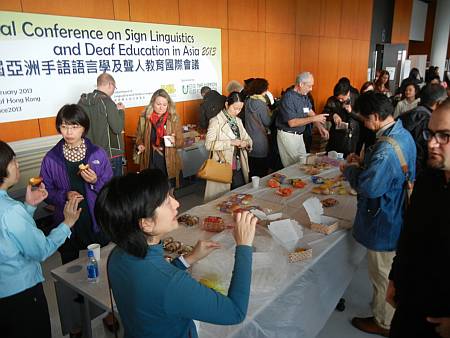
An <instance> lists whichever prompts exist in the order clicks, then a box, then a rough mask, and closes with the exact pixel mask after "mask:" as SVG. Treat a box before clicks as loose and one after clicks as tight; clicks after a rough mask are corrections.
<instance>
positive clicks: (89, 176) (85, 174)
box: [80, 168, 97, 184]
mask: <svg viewBox="0 0 450 338" xmlns="http://www.w3.org/2000/svg"><path fill="white" fill-rule="evenodd" d="M80 175H81V177H82V178H83V180H85V181H86V182H87V183H90V184H95V183H96V182H97V174H96V173H95V171H94V170H92V169H91V168H89V169H85V170H81V172H80Z"/></svg>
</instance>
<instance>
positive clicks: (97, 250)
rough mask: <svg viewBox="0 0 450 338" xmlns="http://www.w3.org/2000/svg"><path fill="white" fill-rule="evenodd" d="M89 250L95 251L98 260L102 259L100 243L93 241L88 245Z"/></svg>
mask: <svg viewBox="0 0 450 338" xmlns="http://www.w3.org/2000/svg"><path fill="white" fill-rule="evenodd" d="M87 249H88V250H92V252H94V257H95V259H96V260H97V262H98V261H100V244H97V243H93V244H89V245H88V247H87Z"/></svg>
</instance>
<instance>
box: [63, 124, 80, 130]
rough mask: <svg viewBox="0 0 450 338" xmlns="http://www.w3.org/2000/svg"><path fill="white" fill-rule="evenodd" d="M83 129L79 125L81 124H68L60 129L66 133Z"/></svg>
mask: <svg viewBox="0 0 450 338" xmlns="http://www.w3.org/2000/svg"><path fill="white" fill-rule="evenodd" d="M80 128H81V126H80V125H79V124H70V125H67V124H61V125H60V126H59V129H61V130H64V131H67V130H74V131H75V130H79V129H80Z"/></svg>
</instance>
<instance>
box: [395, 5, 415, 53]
mask: <svg viewBox="0 0 450 338" xmlns="http://www.w3.org/2000/svg"><path fill="white" fill-rule="evenodd" d="M412 6H413V1H412V0H396V1H395V7H394V20H393V21H392V36H391V43H405V44H406V47H407V48H408V43H409V29H410V26H411V14H412Z"/></svg>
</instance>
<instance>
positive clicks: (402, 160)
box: [377, 136, 414, 207]
mask: <svg viewBox="0 0 450 338" xmlns="http://www.w3.org/2000/svg"><path fill="white" fill-rule="evenodd" d="M383 141H384V142H388V143H389V144H390V145H392V147H393V148H394V150H395V153H396V154H397V157H398V159H399V161H400V165H401V167H402V171H403V174H404V175H405V185H404V187H405V188H404V189H405V191H406V195H405V198H406V203H405V207H408V205H409V202H410V198H411V194H412V190H413V188H414V183H413V182H412V181H411V180H410V177H409V170H408V164H407V163H406V160H405V156H403V151H402V148H400V145H399V144H398V142H397V141H396V140H394V139H393V138H392V137H389V136H381V137H379V138H378V141H377V142H383Z"/></svg>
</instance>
